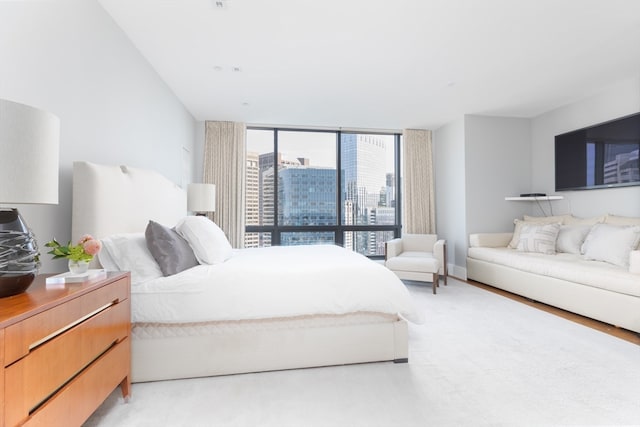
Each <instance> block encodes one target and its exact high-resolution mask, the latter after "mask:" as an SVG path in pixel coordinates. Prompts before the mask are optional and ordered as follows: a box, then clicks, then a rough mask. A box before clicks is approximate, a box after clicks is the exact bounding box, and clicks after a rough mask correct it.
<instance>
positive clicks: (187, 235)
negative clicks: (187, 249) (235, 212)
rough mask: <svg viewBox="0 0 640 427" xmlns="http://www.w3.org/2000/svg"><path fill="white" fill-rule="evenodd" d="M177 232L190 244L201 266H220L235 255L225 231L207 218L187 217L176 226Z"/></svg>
mask: <svg viewBox="0 0 640 427" xmlns="http://www.w3.org/2000/svg"><path fill="white" fill-rule="evenodd" d="M176 231H177V232H178V234H180V235H181V236H182V237H183V238H184V239H185V240H186V241H187V242H189V245H190V246H191V248H192V249H193V253H194V254H195V256H196V258H197V259H198V261H199V262H200V264H220V263H223V262H225V261H226V260H227V259H229V258H230V257H231V255H232V254H233V248H232V247H231V244H230V243H229V240H227V236H225V235H224V231H222V230H221V229H220V227H218V226H217V225H216V224H215V223H214V222H213V221H211V220H210V219H209V218H207V217H204V216H187V217H185V218H183V219H182V220H180V222H179V223H178V225H176Z"/></svg>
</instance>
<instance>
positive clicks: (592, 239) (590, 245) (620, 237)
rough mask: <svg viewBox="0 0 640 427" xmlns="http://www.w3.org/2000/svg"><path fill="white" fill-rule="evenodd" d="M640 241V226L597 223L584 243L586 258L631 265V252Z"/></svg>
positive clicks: (583, 248)
mask: <svg viewBox="0 0 640 427" xmlns="http://www.w3.org/2000/svg"><path fill="white" fill-rule="evenodd" d="M639 241H640V226H630V227H624V226H620V225H612V224H596V225H594V226H593V227H592V228H591V231H590V232H589V234H588V235H587V238H586V239H585V240H584V243H583V244H582V254H583V255H584V258H585V259H589V260H595V261H604V262H608V263H611V264H615V265H619V266H621V267H629V254H630V253H631V251H632V250H634V249H635V248H636V247H637V246H638V242H639Z"/></svg>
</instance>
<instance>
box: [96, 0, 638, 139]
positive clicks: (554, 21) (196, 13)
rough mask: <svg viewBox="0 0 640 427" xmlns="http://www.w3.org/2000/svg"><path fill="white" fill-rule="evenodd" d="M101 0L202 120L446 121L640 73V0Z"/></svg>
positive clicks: (526, 113)
mask: <svg viewBox="0 0 640 427" xmlns="http://www.w3.org/2000/svg"><path fill="white" fill-rule="evenodd" d="M99 2H100V4H102V6H103V7H104V8H105V10H106V11H107V12H108V13H109V14H110V15H111V16H112V17H113V19H114V20H115V22H116V23H117V24H118V25H119V26H120V27H121V28H122V29H123V30H124V32H125V33H126V34H127V36H128V37H129V38H130V39H131V41H132V42H133V43H134V44H135V46H136V47H137V48H138V49H139V50H140V52H141V53H142V55H143V56H144V57H145V58H146V59H147V60H148V61H149V63H151V65H152V66H153V67H154V68H155V70H156V71H157V72H158V74H159V75H160V76H161V77H162V78H163V79H164V81H165V82H166V83H167V85H168V86H169V87H170V88H171V89H172V90H173V92H174V93H175V94H176V95H177V97H178V98H179V99H180V100H181V101H182V102H183V103H184V105H185V106H186V108H187V109H188V110H189V111H190V112H191V113H192V114H193V116H194V117H195V118H196V119H197V120H232V121H243V122H246V123H249V124H276V125H297V126H320V127H322V126H327V127H344V128H371V129H397V130H399V129H403V128H430V129H436V128H437V127H439V126H441V125H443V124H445V123H447V122H449V121H451V120H454V119H457V118H460V117H461V116H462V115H463V114H485V115H500V116H510V117H534V116H536V115H538V114H540V113H543V112H545V111H548V110H551V109H554V108H557V107H559V106H562V105H565V104H568V103H571V102H574V101H576V100H579V99H581V98H584V97H587V96H589V95H592V94H594V93H597V92H598V91H600V90H602V89H603V88H605V87H606V86H608V85H611V84H613V83H616V82H618V81H620V80H623V79H627V78H634V77H638V76H640V1H639V0H394V1H390V0H273V1H266V0H226V2H225V3H226V7H225V8H223V9H219V8H216V7H215V1H214V0H99ZM234 67H239V69H240V71H234V70H233V68H234ZM639 107H640V106H639Z"/></svg>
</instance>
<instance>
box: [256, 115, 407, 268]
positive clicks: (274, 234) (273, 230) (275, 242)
mask: <svg viewBox="0 0 640 427" xmlns="http://www.w3.org/2000/svg"><path fill="white" fill-rule="evenodd" d="M247 130H263V131H272V132H273V162H274V165H276V164H277V156H278V152H279V147H278V134H279V132H315V133H332V134H335V137H336V145H335V148H336V192H335V193H336V196H335V197H336V224H335V225H310V226H304V225H301V226H300V225H280V224H278V215H279V212H278V173H279V171H278V168H277V167H274V176H273V180H274V182H273V206H274V212H273V224H272V225H245V233H270V234H271V245H272V246H279V245H280V242H281V234H282V233H290V232H333V233H334V242H335V244H336V245H340V246H344V235H345V233H346V232H362V231H393V236H394V238H397V237H400V233H401V229H402V191H401V174H400V172H401V171H400V168H401V159H400V154H401V137H402V134H401V133H400V132H388V131H375V130H367V131H362V130H353V131H343V130H341V129H309V128H295V127H270V126H247ZM343 134H368V135H392V136H393V137H394V139H393V150H394V175H395V195H396V197H395V204H396V206H395V216H396V218H395V224H393V225H390V224H389V225H375V224H371V225H355V224H353V225H344V224H343V215H342V214H343V212H342V210H343V209H342V200H341V197H342V196H341V185H342V168H341V167H340V165H341V164H342V158H341V151H342V150H341V141H342V138H341V136H342V135H343ZM245 144H246V141H245ZM245 203H246V201H245ZM366 256H367V257H369V258H371V259H384V255H366Z"/></svg>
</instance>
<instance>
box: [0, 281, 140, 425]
mask: <svg viewBox="0 0 640 427" xmlns="http://www.w3.org/2000/svg"><path fill="white" fill-rule="evenodd" d="M45 277H46V276H38V277H37V278H36V279H35V281H34V283H33V284H32V285H31V287H30V288H29V289H28V290H27V292H25V293H22V294H19V295H14V296H11V297H8V298H1V299H0V361H2V369H1V370H0V386H1V387H0V415H1V416H0V427H11V426H14V425H18V424H20V425H22V424H23V423H24V424H25V425H43V426H48V427H49V426H58V425H59V426H80V425H81V424H82V423H83V422H84V421H85V420H86V419H87V418H88V417H89V416H90V415H91V414H92V413H93V411H95V409H96V408H97V407H98V406H100V404H101V403H102V402H103V401H104V400H105V399H106V398H107V396H108V395H109V394H110V393H111V392H112V391H113V390H114V389H115V388H116V387H117V386H118V385H120V387H121V389H122V395H123V397H125V398H128V396H129V394H130V390H131V339H130V335H131V306H130V299H129V296H130V287H131V279H130V275H129V273H108V274H107V277H106V278H105V279H100V280H94V281H88V282H85V283H73V284H66V285H62V286H60V285H55V287H52V286H49V287H47V285H46V284H45Z"/></svg>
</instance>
